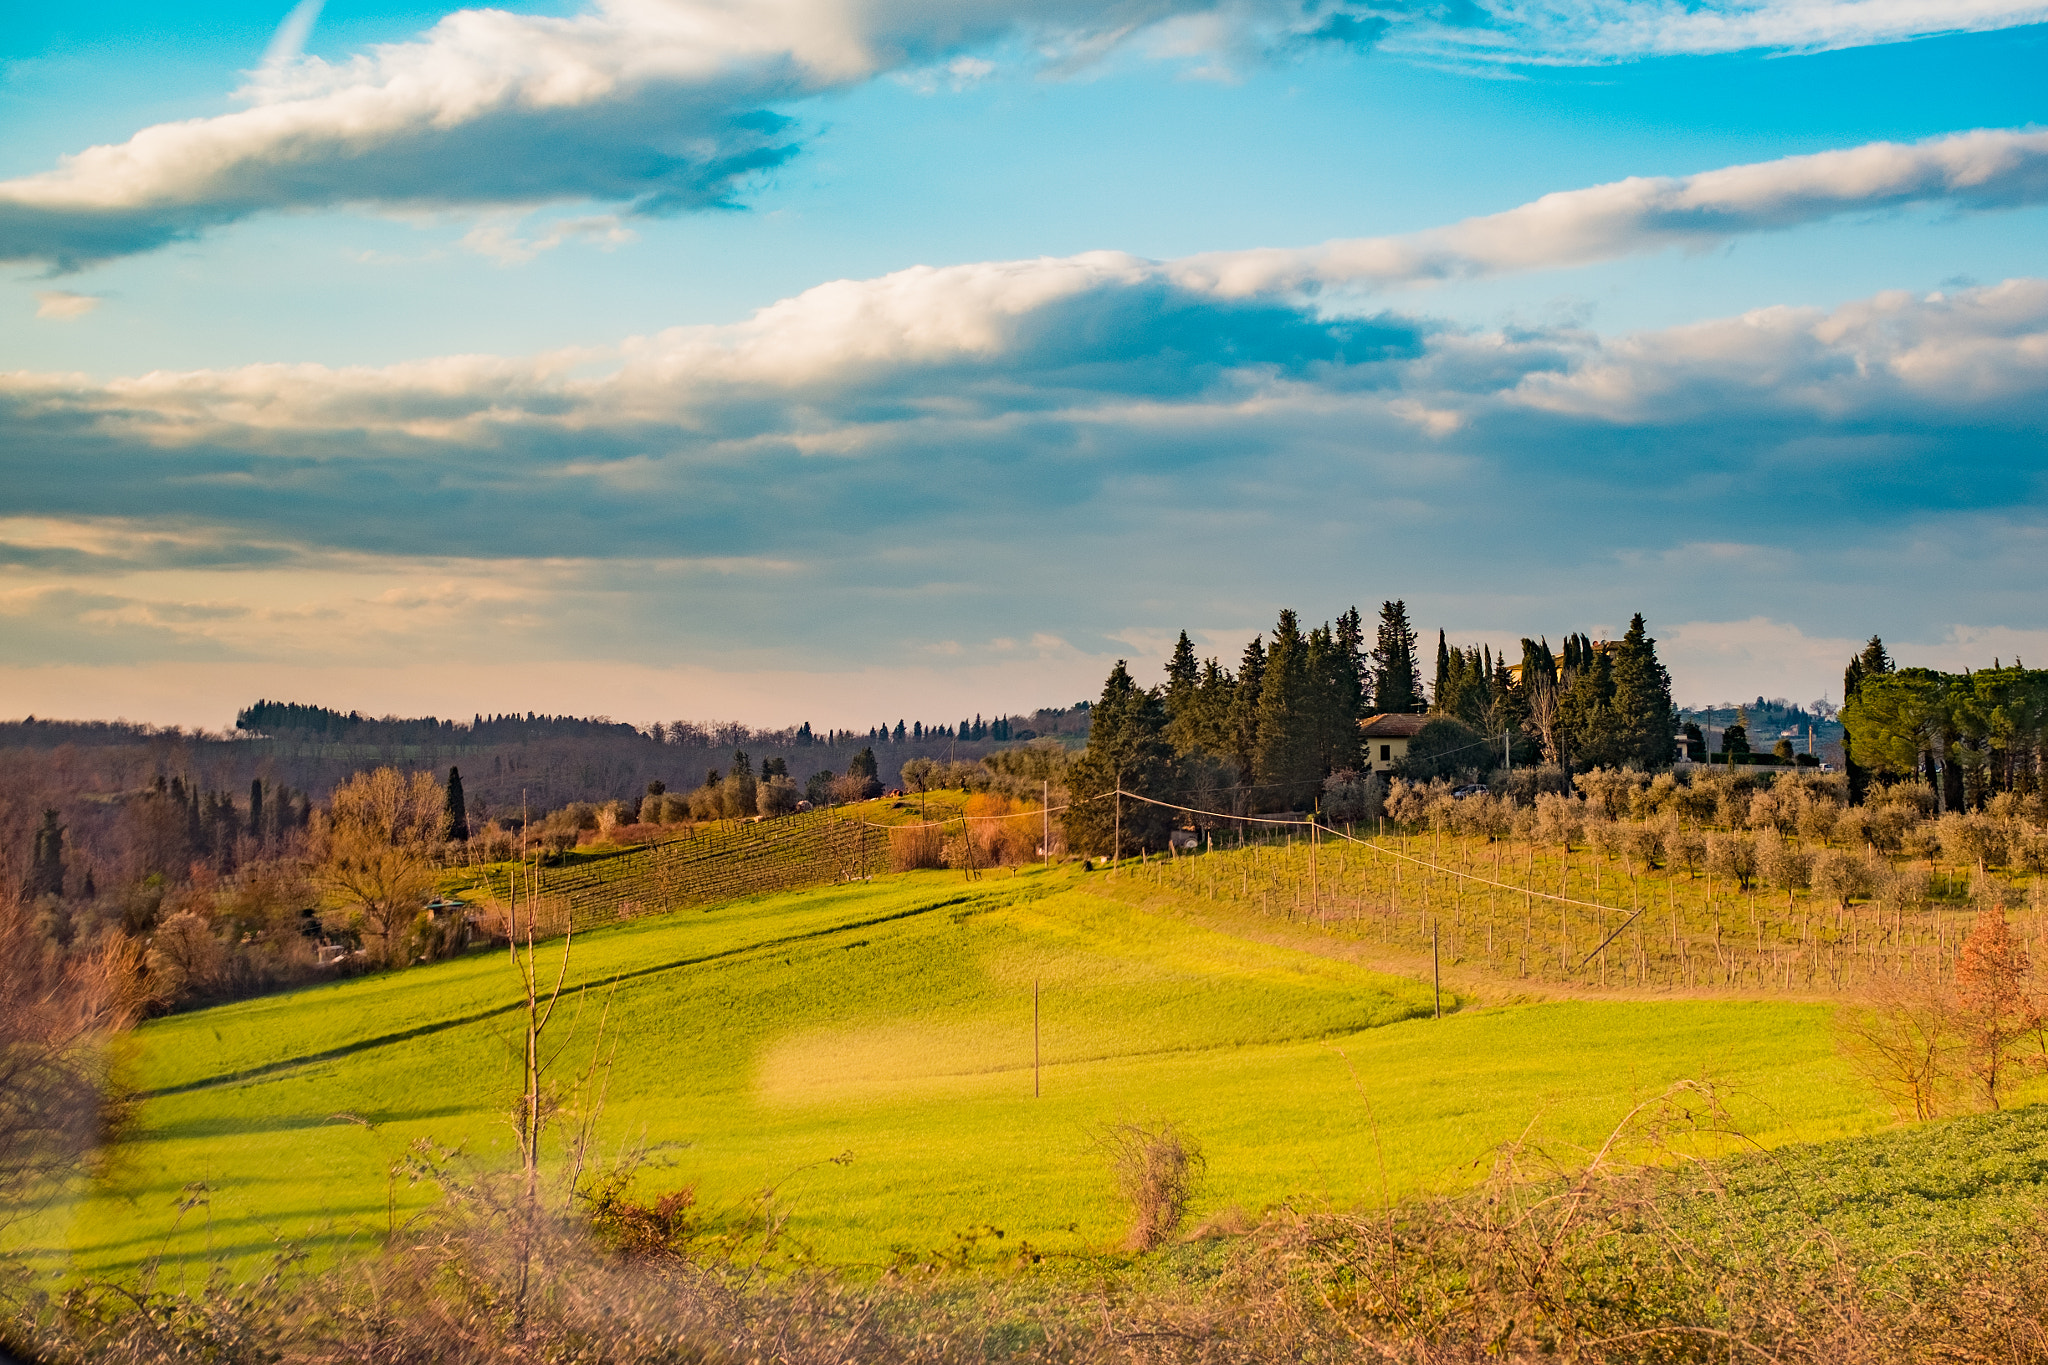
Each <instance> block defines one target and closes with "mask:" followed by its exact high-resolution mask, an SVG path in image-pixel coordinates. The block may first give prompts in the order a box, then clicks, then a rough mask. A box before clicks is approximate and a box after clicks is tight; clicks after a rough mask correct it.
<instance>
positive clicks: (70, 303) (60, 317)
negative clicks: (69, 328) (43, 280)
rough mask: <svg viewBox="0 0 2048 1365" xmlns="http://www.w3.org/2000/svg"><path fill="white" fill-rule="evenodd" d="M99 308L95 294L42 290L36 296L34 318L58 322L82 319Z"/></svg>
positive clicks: (66, 290)
mask: <svg viewBox="0 0 2048 1365" xmlns="http://www.w3.org/2000/svg"><path fill="white" fill-rule="evenodd" d="M99 306H100V296H99V295H97V294H74V293H72V292H71V291H70V290H68V289H44V290H41V291H39V292H38V293H37V294H36V316H37V317H39V318H51V319H54V320H56V321H58V322H70V321H72V320H73V319H75V318H82V317H84V316H85V315H86V314H87V313H90V312H91V311H92V310H93V309H95V308H97V307H99Z"/></svg>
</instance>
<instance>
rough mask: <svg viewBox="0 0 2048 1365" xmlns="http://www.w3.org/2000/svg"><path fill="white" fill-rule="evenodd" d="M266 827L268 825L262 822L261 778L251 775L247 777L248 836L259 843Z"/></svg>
mask: <svg viewBox="0 0 2048 1365" xmlns="http://www.w3.org/2000/svg"><path fill="white" fill-rule="evenodd" d="M268 829H269V826H267V825H265V824H264V823H263V779H262V778H260V777H252V778H250V779H249V837H250V838H251V839H253V840H255V841H256V842H257V843H259V844H260V843H262V842H263V836H264V834H265V833H266V832H267V830H268Z"/></svg>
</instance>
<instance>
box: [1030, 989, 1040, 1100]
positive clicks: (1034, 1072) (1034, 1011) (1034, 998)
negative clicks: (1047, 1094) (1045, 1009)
mask: <svg viewBox="0 0 2048 1365" xmlns="http://www.w3.org/2000/svg"><path fill="white" fill-rule="evenodd" d="M1039 1057H1040V1054H1039V1051H1038V978H1036V977H1033V978H1032V980H1031V1098H1032V1099H1034V1100H1035V1099H1037V1098H1038V1096H1039V1089H1038V1068H1039Z"/></svg>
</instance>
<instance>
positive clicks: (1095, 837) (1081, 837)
mask: <svg viewBox="0 0 2048 1365" xmlns="http://www.w3.org/2000/svg"><path fill="white" fill-rule="evenodd" d="M1173 776H1174V762H1173V746H1172V745H1171V744H1169V743H1168V742H1167V739H1166V706H1165V703H1164V702H1163V701H1161V700H1160V697H1159V695H1158V693H1157V692H1152V691H1147V690H1145V689H1144V688H1141V687H1139V686H1138V684H1137V683H1136V682H1134V681H1133V680H1132V679H1131V674H1130V670H1129V668H1128V667H1127V666H1126V664H1125V661H1124V660H1122V659H1119V660H1117V662H1116V667H1115V668H1113V669H1111V670H1110V674H1109V678H1108V680H1107V681H1105V682H1104V683H1103V685H1102V699H1101V700H1100V701H1098V702H1097V703H1096V704H1095V708H1094V711H1093V712H1092V715H1091V724H1090V727H1089V731H1088V747H1087V748H1086V749H1084V750H1082V751H1081V755H1080V757H1078V758H1076V759H1075V760H1074V762H1073V765H1072V766H1071V767H1069V768H1068V769H1067V790H1068V792H1069V793H1070V795H1069V798H1068V800H1069V804H1068V806H1067V810H1066V813H1065V814H1064V815H1063V816H1061V817H1060V818H1061V822H1062V824H1063V825H1064V826H1065V828H1066V834H1067V842H1068V844H1069V846H1071V847H1073V848H1076V849H1078V850H1080V851H1081V852H1083V853H1103V852H1114V854H1115V856H1117V857H1125V856H1128V855H1129V854H1132V853H1136V852H1138V851H1140V850H1152V849H1159V848H1163V847H1165V845H1166V838H1167V834H1168V832H1169V831H1170V830H1172V828H1173V825H1174V821H1175V818H1176V817H1175V815H1174V813H1173V812H1172V811H1169V810H1166V809H1165V808H1163V807H1160V806H1155V805H1151V804H1149V803H1147V802H1141V801H1132V800H1129V799H1127V798H1119V797H1117V796H1115V795H1113V793H1114V792H1116V790H1117V789H1118V788H1119V787H1121V788H1122V789H1123V790H1124V791H1127V792H1131V793H1134V794H1136V795H1139V796H1159V797H1162V798H1164V797H1165V796H1166V793H1168V792H1170V791H1171V790H1172V787H1173ZM1167 799H1170V798H1167ZM1119 838H1120V839H1121V842H1120V844H1119ZM1113 844H1117V845H1118V847H1116V848H1114V849H1112V848H1111V845H1113Z"/></svg>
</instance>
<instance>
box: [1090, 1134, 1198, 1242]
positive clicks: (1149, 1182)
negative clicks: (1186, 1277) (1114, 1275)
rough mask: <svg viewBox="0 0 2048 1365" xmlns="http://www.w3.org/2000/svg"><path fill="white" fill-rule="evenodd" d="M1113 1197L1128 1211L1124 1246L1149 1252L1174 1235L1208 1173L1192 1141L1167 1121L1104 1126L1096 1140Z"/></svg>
mask: <svg viewBox="0 0 2048 1365" xmlns="http://www.w3.org/2000/svg"><path fill="white" fill-rule="evenodd" d="M1096 1141H1097V1145H1099V1146H1100V1147H1101V1148H1102V1150H1103V1152H1104V1154H1105V1155H1106V1156H1107V1157H1108V1159H1109V1170H1110V1174H1111V1176H1112V1177H1114V1178H1115V1180H1116V1188H1117V1193H1118V1194H1120V1195H1121V1196H1123V1200H1124V1202H1125V1203H1126V1204H1129V1205H1130V1207H1131V1231H1130V1235H1129V1237H1127V1238H1126V1239H1125V1241H1124V1245H1125V1246H1126V1247H1127V1248H1129V1249H1130V1250H1132V1251H1150V1250H1152V1249H1153V1248H1154V1247H1156V1246H1158V1245H1160V1243H1162V1242H1164V1241H1166V1240H1167V1239H1168V1238H1169V1237H1171V1236H1173V1234H1174V1232H1175V1230H1176V1229H1178V1228H1179V1227H1180V1224H1181V1219H1182V1218H1183V1217H1185V1216H1186V1214H1187V1209H1188V1201H1189V1200H1190V1199H1192V1198H1193V1197H1194V1195H1195V1191H1196V1189H1197V1188H1199V1187H1200V1185H1201V1183H1202V1174H1203V1172H1204V1171H1205V1170H1206V1169H1207V1163H1206V1162H1205V1161H1204V1160H1203V1157H1202V1149H1201V1147H1200V1145H1199V1144H1197V1143H1196V1142H1195V1140H1194V1139H1193V1138H1191V1137H1189V1136H1188V1135H1187V1134H1185V1133H1183V1132H1182V1131H1181V1130H1180V1129H1179V1128H1178V1127H1176V1126H1175V1125H1174V1124H1172V1123H1170V1122H1166V1121H1161V1122H1158V1123H1152V1124H1145V1123H1134V1122H1128V1121H1127V1122H1122V1123H1112V1124H1109V1125H1107V1126H1106V1127H1105V1128H1104V1129H1103V1130H1102V1132H1101V1134H1100V1135H1099V1136H1098V1138H1097V1139H1096Z"/></svg>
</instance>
